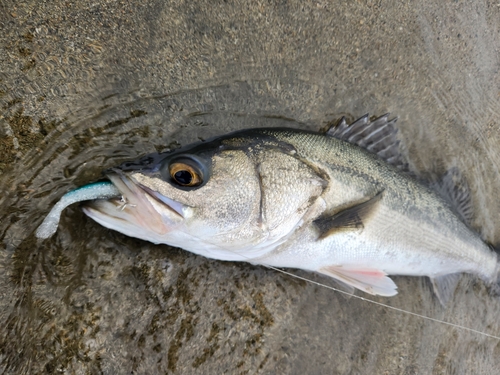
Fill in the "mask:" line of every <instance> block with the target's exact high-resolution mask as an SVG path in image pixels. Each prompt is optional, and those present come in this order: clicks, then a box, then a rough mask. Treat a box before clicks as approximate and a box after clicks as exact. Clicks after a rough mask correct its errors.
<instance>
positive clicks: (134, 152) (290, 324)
mask: <svg viewBox="0 0 500 375" xmlns="http://www.w3.org/2000/svg"><path fill="white" fill-rule="evenodd" d="M498 20H500V7H499V6H498V5H497V4H496V3H494V2H484V1H478V2H474V3H473V4H470V3H466V2H461V1H456V2H449V3H445V4H435V3H434V2H432V1H425V2H411V3H405V4H402V3H400V2H393V3H390V4H389V3H381V2H367V3H364V4H361V3H357V2H356V3H353V2H344V3H338V4H335V5H333V4H331V3H329V2H323V1H316V2H302V1H295V2H293V1H290V2H287V1H282V2H272V3H269V2H254V1H248V2H240V3H237V4H236V3H234V4H233V3H225V2H217V3H213V2H208V1H207V2H204V1H191V2H183V1H176V2H175V1H172V2H163V1H146V2H135V3H131V2H128V3H124V2H119V1H105V0H104V1H103V0H98V1H95V2H93V3H92V4H87V3H83V2H71V1H53V2H39V1H24V2H23V1H16V2H12V3H10V2H6V1H3V2H2V3H1V4H0V25H1V32H0V45H1V47H2V52H1V53H0V72H1V73H0V101H1V103H0V104H1V108H2V112H1V114H0V121H1V122H0V134H1V138H0V152H1V155H2V158H1V160H0V173H1V181H0V188H1V195H0V238H1V239H2V240H1V245H0V295H1V299H0V371H1V372H2V373H6V374H7V373H8V374H11V373H12V374H18V373H30V374H32V373H55V372H65V373H78V374H79V373H134V374H151V373H172V374H174V373H176V374H215V373H216V374H220V373H229V374H233V373H235V374H239V373H241V374H243V373H249V374H253V373H262V374H271V373H289V374H303V373H310V374H327V373H328V374H349V373H353V374H354V373H363V374H374V373H375V374H421V373H434V374H477V373H482V374H488V373H491V374H495V373H497V369H498V368H499V367H500V359H499V358H500V344H499V341H498V340H496V339H492V338H487V337H484V336H481V335H478V334H476V333H472V332H468V331H465V330H461V329H457V328H452V327H449V326H446V325H443V324H438V323H434V322H430V321H426V320H423V319H421V318H417V317H414V316H409V315H405V314H403V313H400V312H395V311H392V310H388V309H386V308H382V307H378V306H375V305H372V304H369V303H368V302H366V301H361V300H357V299H355V298H344V297H343V296H342V295H340V294H339V293H336V292H334V291H331V290H328V289H326V288H322V287H319V286H316V285H314V284H311V283H305V282H302V281H298V280H297V279H293V278H291V277H288V276H286V275H282V274H279V273H277V272H275V271H272V270H268V269H264V268H259V267H253V266H251V265H247V264H236V263H224V262H216V261H211V260H207V259H204V258H201V257H197V256H195V255H191V254H188V253H186V252H183V251H181V250H178V249H173V248H169V247H167V246H154V245H151V244H148V243H145V242H141V241H138V240H134V239H131V238H127V237H125V236H122V235H120V234H118V233H114V232H111V231H108V230H106V229H104V228H101V227H100V226H98V225H97V224H96V223H94V222H91V221H90V220H88V219H87V218H85V216H84V215H83V214H82V213H81V211H80V210H79V209H78V207H76V206H75V207H72V208H70V209H68V210H67V211H66V212H65V213H64V215H63V218H62V222H61V227H60V229H59V231H58V233H57V234H56V236H54V237H53V238H51V239H50V240H47V241H37V240H36V239H35V238H34V235H33V232H34V230H35V228H36V227H37V225H38V224H39V223H40V222H41V220H42V218H43V216H44V215H45V214H46V213H47V212H48V210H49V209H50V207H51V206H52V205H53V204H54V203H55V202H56V201H57V199H58V198H59V197H60V196H61V195H62V194H64V193H65V192H66V191H68V190H69V189H71V188H74V187H76V186H79V185H81V184H84V183H87V182H90V181H93V180H95V179H97V178H99V176H100V171H101V170H102V169H104V168H106V167H110V166H113V165H115V164H118V163H119V162H122V161H124V160H127V159H131V158H136V157H137V156H139V155H143V154H145V153H148V152H152V151H155V150H156V151H163V150H166V149H171V148H175V147H178V146H179V145H183V144H186V143H188V142H191V141H194V140H198V139H200V138H201V139H205V138H207V137H209V136H212V135H216V134H222V133H225V132H227V131H230V130H235V129H241V128H245V127H251V126H294V127H300V128H307V129H320V128H321V127H324V126H325V125H326V124H327V123H328V122H330V121H332V120H333V119H336V118H339V117H340V116H341V115H348V116H350V117H351V118H354V117H357V116H361V115H363V114H365V113H372V114H375V115H379V114H382V113H385V112H391V113H393V114H394V115H396V116H398V117H399V121H398V127H399V129H400V134H401V139H402V141H403V145H404V148H405V154H406V155H407V157H408V159H409V162H410V165H411V167H412V168H413V169H414V170H415V171H416V172H417V173H418V174H419V175H420V176H422V177H424V178H428V179H431V178H435V177H436V176H439V175H440V174H442V173H443V172H444V171H445V170H446V169H448V168H449V167H452V166H457V167H458V168H460V170H461V171H462V173H463V174H464V175H465V177H466V178H467V179H468V181H469V185H470V186H471V190H472V200H473V203H474V207H475V215H474V222H473V226H474V228H475V229H477V230H478V231H479V232H480V233H481V234H482V235H483V236H484V238H485V239H486V240H487V241H488V242H490V243H500V216H499V212H500V203H499V201H498V199H497V197H498V196H499V195H500V182H499V181H500V180H499V165H500V164H499V162H500V151H499V148H498V144H499V141H500V131H499V126H500V123H499V120H498V117H499V113H500V91H499V87H500V85H499V84H500V80H499V68H500V64H499V57H498V56H499V49H500V34H499V30H500V28H499V26H500V25H499V23H498ZM298 274H300V275H302V276H304V275H305V276H308V277H311V278H312V279H314V280H316V281H320V282H322V283H329V280H326V279H325V278H321V277H319V276H314V275H307V274H306V273H300V272H298ZM396 282H397V284H398V286H399V291H400V293H399V295H398V296H396V297H394V298H385V299H384V298H376V300H377V301H380V302H384V303H388V304H390V305H392V306H395V307H398V308H402V309H406V310H410V311H413V312H416V313H420V314H424V315H427V316H430V317H433V318H436V319H445V320H447V321H450V322H454V323H457V324H460V325H465V326H468V327H470V328H473V329H476V330H479V331H482V332H486V333H489V334H492V335H496V336H499V335H500V327H499V324H498V316H499V315H500V302H499V301H500V299H499V298H498V297H496V296H493V295H491V293H490V291H489V288H488V287H487V286H485V285H484V284H483V283H482V282H481V281H478V280H475V279H474V278H472V277H467V276H464V277H463V278H462V280H461V282H460V284H459V288H458V290H457V292H456V293H455V298H454V300H453V301H452V302H451V303H450V305H449V306H447V307H446V308H443V307H441V306H440V305H439V303H437V301H436V299H435V298H434V297H433V296H432V293H431V290H430V287H429V285H428V282H427V281H426V280H424V279H419V278H403V277H399V278H396Z"/></svg>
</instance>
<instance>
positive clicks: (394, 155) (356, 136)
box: [325, 113, 407, 169]
mask: <svg viewBox="0 0 500 375" xmlns="http://www.w3.org/2000/svg"><path fill="white" fill-rule="evenodd" d="M396 121H397V117H395V118H393V119H392V120H389V113H386V114H385V115H383V116H380V117H379V118H377V119H375V120H373V121H370V118H369V116H368V114H366V115H364V116H363V117H361V118H359V119H358V120H356V121H354V122H353V123H352V124H351V125H348V124H347V122H346V120H345V117H342V118H341V119H340V121H339V122H338V123H337V124H335V125H332V126H330V128H329V129H328V130H327V131H326V133H325V134H326V135H327V136H330V137H335V138H337V139H340V140H342V141H345V142H349V143H351V144H354V145H356V146H359V147H362V148H364V149H366V150H368V151H370V152H373V153H374V154H377V155H378V156H379V157H380V158H382V159H383V160H385V161H386V162H387V163H389V164H392V165H394V166H396V167H398V168H399V169H406V168H407V164H406V163H405V161H404V159H403V157H402V155H401V153H400V150H399V143H400V141H399V140H398V139H397V137H396V135H397V132H398V129H397V128H396V127H395V126H394V124H395V123H396Z"/></svg>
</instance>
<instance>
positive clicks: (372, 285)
mask: <svg viewBox="0 0 500 375" xmlns="http://www.w3.org/2000/svg"><path fill="white" fill-rule="evenodd" d="M318 272H320V273H322V274H324V275H327V276H330V277H333V278H334V279H337V280H340V281H342V282H343V283H345V284H347V285H350V286H352V287H354V288H356V289H359V290H362V291H363V292H366V293H369V294H373V295H379V296H385V297H391V296H395V295H396V294H398V292H397V288H398V287H397V286H396V284H395V283H394V281H392V279H391V278H390V277H388V276H387V274H386V273H385V272H384V271H382V270H378V269H373V268H363V267H360V268H357V267H352V266H333V265H332V266H325V267H321V268H320V269H319V270H318Z"/></svg>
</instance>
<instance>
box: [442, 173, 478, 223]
mask: <svg viewBox="0 0 500 375" xmlns="http://www.w3.org/2000/svg"><path fill="white" fill-rule="evenodd" d="M433 187H434V188H435V189H436V190H437V191H438V192H439V193H440V194H441V196H442V197H443V198H444V199H446V200H447V201H448V202H449V203H450V204H451V205H452V206H453V208H454V209H455V211H456V212H457V214H459V215H460V217H461V218H462V220H463V221H464V222H465V223H466V224H468V225H470V224H471V222H472V217H473V215H474V210H473V207H472V202H471V199H470V192H469V184H468V183H467V180H466V179H465V178H464V177H463V176H462V174H461V173H460V171H459V169H458V168H457V167H453V168H450V169H448V171H446V173H445V174H444V175H443V177H442V178H441V180H440V181H439V182H437V183H435V184H433Z"/></svg>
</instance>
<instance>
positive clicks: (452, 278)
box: [430, 273, 461, 306]
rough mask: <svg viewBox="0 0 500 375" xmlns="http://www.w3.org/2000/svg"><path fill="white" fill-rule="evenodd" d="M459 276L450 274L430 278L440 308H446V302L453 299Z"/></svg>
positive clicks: (458, 274)
mask: <svg viewBox="0 0 500 375" xmlns="http://www.w3.org/2000/svg"><path fill="white" fill-rule="evenodd" d="M460 276H461V274H460V273H451V274H448V275H443V276H438V277H431V278H430V279H431V283H432V287H433V289H434V293H435V294H436V296H437V298H438V299H439V302H440V303H441V305H442V306H446V304H447V303H448V301H449V300H450V299H451V298H452V297H453V294H454V293H455V289H456V288H457V284H458V281H459V280H460Z"/></svg>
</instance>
